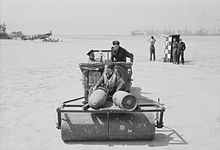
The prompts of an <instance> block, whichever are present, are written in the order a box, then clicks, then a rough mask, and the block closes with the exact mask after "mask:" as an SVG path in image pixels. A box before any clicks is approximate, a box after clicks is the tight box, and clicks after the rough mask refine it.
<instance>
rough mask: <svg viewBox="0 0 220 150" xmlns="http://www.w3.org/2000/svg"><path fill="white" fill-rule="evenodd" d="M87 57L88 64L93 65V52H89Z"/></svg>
mask: <svg viewBox="0 0 220 150" xmlns="http://www.w3.org/2000/svg"><path fill="white" fill-rule="evenodd" d="M87 55H88V56H89V60H88V63H94V62H96V60H95V54H94V51H93V50H90V51H89V52H88V53H87Z"/></svg>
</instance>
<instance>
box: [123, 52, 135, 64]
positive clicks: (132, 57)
mask: <svg viewBox="0 0 220 150" xmlns="http://www.w3.org/2000/svg"><path fill="white" fill-rule="evenodd" d="M124 53H125V56H126V57H129V58H130V62H132V63H133V61H134V55H133V54H132V53H129V52H128V51H127V50H126V49H124Z"/></svg>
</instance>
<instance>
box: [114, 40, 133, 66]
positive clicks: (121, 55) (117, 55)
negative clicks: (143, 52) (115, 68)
mask: <svg viewBox="0 0 220 150" xmlns="http://www.w3.org/2000/svg"><path fill="white" fill-rule="evenodd" d="M112 44H113V47H112V48H111V54H112V56H111V60H112V61H113V62H116V61H123V62H126V57H129V58H130V62H132V63H133V59H134V56H133V54H132V53H129V52H128V51H127V50H126V49H124V48H122V47H121V46H120V42H119V41H113V42H112Z"/></svg>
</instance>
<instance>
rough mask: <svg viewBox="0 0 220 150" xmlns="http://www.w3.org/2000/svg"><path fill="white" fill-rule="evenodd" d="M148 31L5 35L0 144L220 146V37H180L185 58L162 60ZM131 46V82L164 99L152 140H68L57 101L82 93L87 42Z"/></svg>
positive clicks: (36, 148) (22, 148) (47, 148)
mask: <svg viewBox="0 0 220 150" xmlns="http://www.w3.org/2000/svg"><path fill="white" fill-rule="evenodd" d="M147 38H148V37H143V36H140V37H134V36H133V37H132V36H72V37H64V38H63V42H58V43H44V42H41V41H20V40H11V41H10V40H1V41H0V149H1V150H61V149H62V150H73V149H75V150H78V149H79V150H80V149H90V150H92V149H94V150H98V149H102V150H104V149H120V150H121V149H125V150H129V149H138V150H140V149H145V150H146V149H164V150H196V149H199V150H219V149H220V142H219V141H220V109H219V107H220V99H219V97H220V42H219V41H220V37H219V36H201V37H199V36H189V37H182V38H183V41H184V42H185V43H186V46H187V49H186V52H185V60H186V62H185V65H175V64H172V63H164V62H163V61H162V59H163V56H164V43H165V39H164V38H159V37H156V39H157V42H156V57H157V58H156V61H155V62H153V61H149V43H147ZM115 39H118V40H120V41H121V46H122V47H124V48H126V49H127V50H128V51H130V52H132V53H134V57H135V58H134V64H133V77H132V78H133V84H132V89H133V90H134V89H136V90H137V91H138V92H139V94H140V95H141V96H143V97H146V98H148V99H152V100H157V99H158V98H160V100H161V102H162V103H163V104H165V107H166V112H165V116H164V125H165V127H164V128H162V129H158V130H157V131H156V136H155V140H154V141H132V142H126V141H118V142H85V143H72V144H66V143H64V142H63V141H62V139H61V133H60V130H57V129H56V122H57V116H56V108H57V107H58V106H59V105H60V104H61V103H62V102H63V101H64V100H68V99H73V98H77V97H81V96H83V87H82V83H81V80H80V79H81V71H80V69H79V67H78V64H79V63H81V62H86V61H87V56H86V52H87V51H88V50H90V49H109V48H110V47H111V42H112V40H115Z"/></svg>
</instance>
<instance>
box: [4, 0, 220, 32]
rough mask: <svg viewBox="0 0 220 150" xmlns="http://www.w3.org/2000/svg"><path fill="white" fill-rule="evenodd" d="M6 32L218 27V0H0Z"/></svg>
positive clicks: (219, 3)
mask: <svg viewBox="0 0 220 150" xmlns="http://www.w3.org/2000/svg"><path fill="white" fill-rule="evenodd" d="M0 1H1V3H0V7H1V12H0V13H1V14H0V15H1V17H0V22H1V23H3V22H5V23H6V25H7V31H8V32H9V33H10V32H12V31H19V30H20V31H23V33H26V34H31V33H42V32H47V31H49V30H52V31H53V32H54V33H57V34H66V33H70V34H130V31H131V30H135V29H143V30H145V29H164V28H166V29H168V28H172V29H179V28H182V29H183V28H189V29H192V30H195V29H199V28H209V29H211V28H220V0H0Z"/></svg>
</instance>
